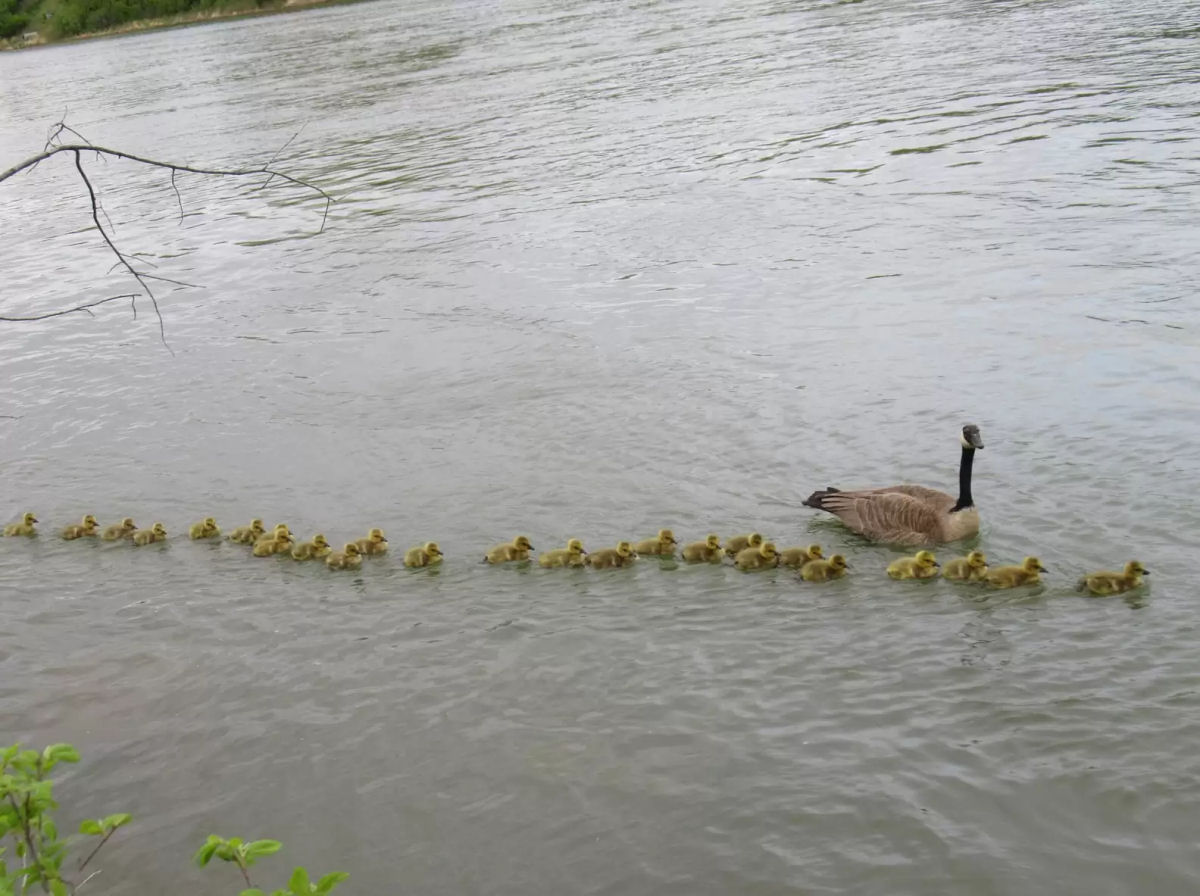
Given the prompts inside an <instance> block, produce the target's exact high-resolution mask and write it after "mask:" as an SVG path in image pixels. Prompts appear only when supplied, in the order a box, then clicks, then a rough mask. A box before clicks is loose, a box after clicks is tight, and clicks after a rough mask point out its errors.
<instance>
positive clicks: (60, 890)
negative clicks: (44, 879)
mask: <svg viewBox="0 0 1200 896" xmlns="http://www.w3.org/2000/svg"><path fill="white" fill-rule="evenodd" d="M50 892H51V893H52V894H53V896H68V893H67V885H66V884H64V883H63V882H62V881H61V880H58V879H55V880H52V881H50Z"/></svg>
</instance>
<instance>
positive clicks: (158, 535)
mask: <svg viewBox="0 0 1200 896" xmlns="http://www.w3.org/2000/svg"><path fill="white" fill-rule="evenodd" d="M130 540H131V541H132V542H133V543H134V544H135V545H143V544H154V542H156V541H166V540H167V529H166V527H165V526H163V524H162V523H155V524H154V525H153V526H151V527H150V528H149V529H138V530H137V531H136V532H134V533H133V535H131V536H130Z"/></svg>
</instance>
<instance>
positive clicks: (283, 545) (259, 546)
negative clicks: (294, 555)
mask: <svg viewBox="0 0 1200 896" xmlns="http://www.w3.org/2000/svg"><path fill="white" fill-rule="evenodd" d="M293 544H295V542H293V541H292V536H290V535H289V534H288V533H286V532H284V531H282V530H278V531H276V532H275V534H274V535H270V536H268V537H266V538H260V539H259V540H258V541H256V542H254V552H253V553H254V556H255V557H270V556H271V555H272V554H288V553H291V550H292V545H293Z"/></svg>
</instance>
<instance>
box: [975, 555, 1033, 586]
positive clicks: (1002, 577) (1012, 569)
mask: <svg viewBox="0 0 1200 896" xmlns="http://www.w3.org/2000/svg"><path fill="white" fill-rule="evenodd" d="M1041 572H1046V567H1044V566H1042V564H1041V561H1039V560H1038V558H1037V557H1026V558H1025V560H1024V562H1023V563H1022V564H1021V565H1020V566H997V567H996V568H995V569H992V570H988V574H987V582H988V584H989V585H991V586H992V587H994V588H1018V587H1020V586H1021V585H1036V584H1038V583H1039V582H1040V581H1041V577H1040V576H1038V573H1041Z"/></svg>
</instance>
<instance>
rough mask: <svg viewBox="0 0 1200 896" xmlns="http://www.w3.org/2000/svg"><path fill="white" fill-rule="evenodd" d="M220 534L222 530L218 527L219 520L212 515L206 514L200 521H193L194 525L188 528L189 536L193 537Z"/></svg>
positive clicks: (208, 536) (210, 536) (207, 536)
mask: <svg viewBox="0 0 1200 896" xmlns="http://www.w3.org/2000/svg"><path fill="white" fill-rule="evenodd" d="M220 534H221V530H220V529H218V528H217V521H216V520H214V519H213V518H212V517H211V516H206V517H205V518H204V519H202V520H201V521H200V522H198V523H192V527H191V528H190V529H188V536H189V537H191V538H193V539H200V538H217V537H218V536H220Z"/></svg>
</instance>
